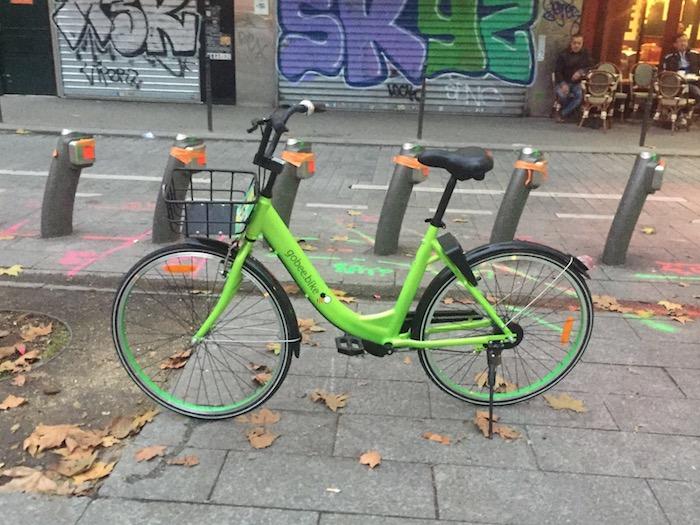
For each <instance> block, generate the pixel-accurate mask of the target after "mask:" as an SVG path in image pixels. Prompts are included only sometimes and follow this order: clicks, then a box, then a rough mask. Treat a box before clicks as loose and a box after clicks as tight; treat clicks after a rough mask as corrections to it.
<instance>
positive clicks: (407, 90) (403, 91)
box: [386, 83, 421, 102]
mask: <svg viewBox="0 0 700 525" xmlns="http://www.w3.org/2000/svg"><path fill="white" fill-rule="evenodd" d="M386 88H387V91H388V92H389V96H390V97H391V98H407V99H409V100H410V101H411V102H420V97H421V89H420V88H419V89H416V88H414V87H413V86H412V85H411V84H393V83H392V84H387V85H386Z"/></svg>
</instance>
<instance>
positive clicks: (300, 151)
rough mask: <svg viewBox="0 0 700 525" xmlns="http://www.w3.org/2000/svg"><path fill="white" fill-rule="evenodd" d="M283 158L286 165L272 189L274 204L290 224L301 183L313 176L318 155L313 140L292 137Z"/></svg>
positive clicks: (288, 141)
mask: <svg viewBox="0 0 700 525" xmlns="http://www.w3.org/2000/svg"><path fill="white" fill-rule="evenodd" d="M282 160H284V161H285V165H284V168H283V169H282V173H280V174H279V175H278V176H277V180H276V181H275V187H274V188H273V189H272V205H273V206H274V208H275V210H277V213H278V214H279V216H280V218H281V219H282V220H283V221H284V223H285V224H286V225H287V226H289V221H290V219H291V217H292V209H293V208H294V201H295V199H296V197H297V191H298V190H299V183H300V182H301V181H302V180H304V179H309V178H311V177H313V175H314V173H315V172H316V156H315V155H314V154H313V153H312V152H311V142H305V141H303V140H298V139H291V138H290V139H288V140H287V147H286V148H285V150H284V151H283V152H282Z"/></svg>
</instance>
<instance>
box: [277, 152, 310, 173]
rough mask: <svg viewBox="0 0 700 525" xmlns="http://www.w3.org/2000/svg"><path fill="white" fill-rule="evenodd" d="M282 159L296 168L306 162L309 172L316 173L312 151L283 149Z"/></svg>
mask: <svg viewBox="0 0 700 525" xmlns="http://www.w3.org/2000/svg"><path fill="white" fill-rule="evenodd" d="M282 160H284V161H285V162H289V163H290V164H291V165H292V166H296V167H297V168H299V167H301V165H302V164H307V168H308V170H309V173H316V155H314V154H313V153H307V152H301V151H289V150H284V151H283V152H282Z"/></svg>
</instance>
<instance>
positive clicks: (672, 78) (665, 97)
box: [654, 71, 695, 132]
mask: <svg viewBox="0 0 700 525" xmlns="http://www.w3.org/2000/svg"><path fill="white" fill-rule="evenodd" d="M655 87H656V92H657V100H658V104H657V106H656V113H655V114H654V120H656V121H659V120H670V121H671V131H672V132H675V131H676V123H677V121H678V114H679V113H680V112H681V111H685V115H684V116H685V118H686V126H685V127H686V130H688V131H690V122H691V121H692V119H693V107H694V106H695V100H693V99H691V98H688V82H686V80H685V79H684V78H683V77H682V76H681V75H679V74H678V73H675V72H673V71H663V72H662V73H661V74H660V75H659V78H658V80H657V81H656V85H655Z"/></svg>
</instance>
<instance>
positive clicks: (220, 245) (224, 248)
mask: <svg viewBox="0 0 700 525" xmlns="http://www.w3.org/2000/svg"><path fill="white" fill-rule="evenodd" d="M185 242H186V243H187V244H191V245H193V246H207V247H209V248H214V249H215V250H220V251H221V252H223V253H227V252H228V250H229V248H230V245H229V244H228V243H225V242H223V241H219V240H216V239H209V238H206V237H188V238H187V239H185ZM231 255H232V257H235V256H236V250H235V249H234V251H233V252H232V254H231ZM249 259H252V260H253V262H254V263H255V264H256V265H257V266H259V267H260V268H261V269H262V270H263V271H264V272H265V273H266V274H267V275H266V278H267V279H268V280H269V281H270V283H271V284H272V287H273V288H275V289H276V291H279V292H280V294H281V296H282V297H284V298H286V303H287V304H282V306H283V307H284V308H288V309H289V311H290V314H291V315H292V316H293V317H294V319H295V322H294V324H293V326H292V327H291V330H290V333H289V338H290V341H289V345H290V347H291V349H292V352H294V357H296V358H297V359H298V358H299V352H300V350H301V332H300V331H299V326H298V322H296V318H297V317H296V313H295V312H294V307H293V306H292V303H291V302H290V301H289V296H288V295H287V292H285V291H284V288H282V285H281V284H280V282H279V281H278V280H277V279H276V278H275V277H274V276H273V275H272V274H271V273H270V272H269V271H268V270H267V269H266V268H265V267H264V266H263V265H262V264H260V263H259V262H258V261H257V260H256V259H255V258H254V257H249ZM283 303H284V301H283Z"/></svg>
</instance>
